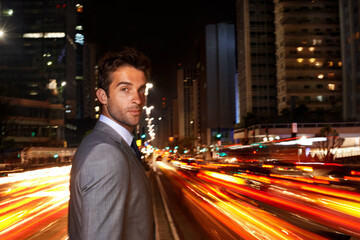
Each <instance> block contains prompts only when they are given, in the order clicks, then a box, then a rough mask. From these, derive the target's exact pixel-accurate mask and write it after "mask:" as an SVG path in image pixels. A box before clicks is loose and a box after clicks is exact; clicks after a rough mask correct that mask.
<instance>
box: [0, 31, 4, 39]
mask: <svg viewBox="0 0 360 240" xmlns="http://www.w3.org/2000/svg"><path fill="white" fill-rule="evenodd" d="M4 35H5V33H4V31H3V30H0V38H2V37H4Z"/></svg>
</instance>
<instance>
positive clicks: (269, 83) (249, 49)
mask: <svg viewBox="0 0 360 240" xmlns="http://www.w3.org/2000/svg"><path fill="white" fill-rule="evenodd" d="M236 16H237V25H236V26H237V71H238V77H237V85H236V86H237V91H236V103H237V107H236V115H237V117H236V123H243V121H244V119H243V118H244V117H245V116H246V115H247V114H248V113H253V114H255V115H256V116H259V117H261V116H264V117H267V118H269V117H272V116H276V115H277V88H276V57H275V24H274V3H273V1H253V0H237V14H236ZM243 124H245V123H243Z"/></svg>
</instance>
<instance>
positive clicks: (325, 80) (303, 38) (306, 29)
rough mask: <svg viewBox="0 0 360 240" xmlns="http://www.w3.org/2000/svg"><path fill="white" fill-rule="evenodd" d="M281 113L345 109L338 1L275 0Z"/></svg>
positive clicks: (339, 110)
mask: <svg viewBox="0 0 360 240" xmlns="http://www.w3.org/2000/svg"><path fill="white" fill-rule="evenodd" d="M274 3H275V29H276V67H277V89H278V111H279V113H281V111H282V110H284V109H290V110H292V109H294V108H295V107H296V106H299V105H300V104H303V105H305V106H306V107H307V108H308V109H309V111H318V112H321V111H333V112H336V111H337V112H338V114H337V115H340V113H341V108H342V74H341V68H342V61H341V42H340V24H339V3H338V0H312V1H294V0H281V1H280V0H275V1H274Z"/></svg>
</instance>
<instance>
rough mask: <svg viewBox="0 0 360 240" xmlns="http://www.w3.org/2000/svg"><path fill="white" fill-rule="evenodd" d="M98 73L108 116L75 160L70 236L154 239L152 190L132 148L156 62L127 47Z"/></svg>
mask: <svg viewBox="0 0 360 240" xmlns="http://www.w3.org/2000/svg"><path fill="white" fill-rule="evenodd" d="M98 71H99V88H98V89H97V91H96V96H97V98H98V100H99V101H100V103H101V104H102V115H101V116H100V118H99V121H98V122H97V124H96V126H95V128H94V130H93V131H92V132H91V133H90V134H89V135H88V136H87V137H85V138H84V139H83V141H82V142H81V144H80V146H79V148H78V150H77V152H76V154H75V158H74V161H73V165H72V169H71V176H70V202H69V229H68V230H69V238H70V239H71V240H90V239H94V240H113V239H114V240H118V239H131V240H142V239H153V238H154V217H153V211H152V209H153V208H152V200H151V189H150V185H149V182H148V180H147V177H146V173H145V170H144V168H143V166H142V163H141V160H139V158H138V156H137V154H136V151H138V149H135V147H134V148H132V147H131V143H132V141H133V136H132V134H131V133H132V131H133V130H134V128H135V127H136V126H137V125H138V124H139V121H140V116H141V112H142V109H143V106H144V104H145V88H146V83H147V79H148V78H149V75H150V61H149V59H148V58H147V57H145V56H144V55H143V54H142V53H140V52H138V51H136V50H134V49H125V50H122V51H121V52H118V53H110V54H107V55H105V56H104V57H103V58H102V59H101V60H100V63H99V69H98ZM134 149H135V150H134Z"/></svg>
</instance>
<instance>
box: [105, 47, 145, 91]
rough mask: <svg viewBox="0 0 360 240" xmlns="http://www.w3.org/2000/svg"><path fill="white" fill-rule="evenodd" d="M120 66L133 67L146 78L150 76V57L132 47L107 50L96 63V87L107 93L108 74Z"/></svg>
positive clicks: (108, 84) (109, 81) (109, 80)
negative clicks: (97, 79) (112, 50)
mask: <svg viewBox="0 0 360 240" xmlns="http://www.w3.org/2000/svg"><path fill="white" fill-rule="evenodd" d="M122 66H131V67H134V68H136V69H137V70H140V71H142V72H143V73H144V74H145V77H146V79H147V80H149V78H150V73H151V62H150V59H149V58H148V57H147V56H145V55H144V54H143V53H141V52H140V51H138V50H136V49H134V48H129V47H125V48H124V49H123V50H121V51H119V52H108V53H106V54H105V55H104V56H103V57H102V58H100V60H99V63H98V74H99V75H98V76H99V81H98V88H102V89H104V90H105V92H106V94H109V92H108V91H109V86H110V84H111V79H110V75H111V73H113V72H115V71H116V70H117V69H118V68H119V67H122Z"/></svg>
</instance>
